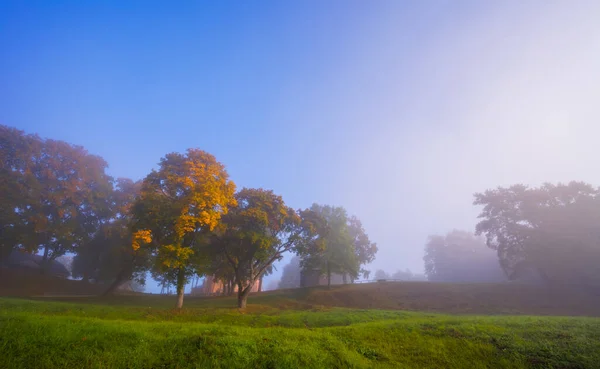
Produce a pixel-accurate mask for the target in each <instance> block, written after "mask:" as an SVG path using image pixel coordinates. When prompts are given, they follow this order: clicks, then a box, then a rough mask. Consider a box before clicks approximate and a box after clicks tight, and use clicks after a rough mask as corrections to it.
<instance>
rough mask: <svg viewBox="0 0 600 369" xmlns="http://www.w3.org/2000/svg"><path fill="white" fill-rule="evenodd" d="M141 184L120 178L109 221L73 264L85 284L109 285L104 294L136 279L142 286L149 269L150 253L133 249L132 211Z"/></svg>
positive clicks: (76, 273) (114, 194)
mask: <svg viewBox="0 0 600 369" xmlns="http://www.w3.org/2000/svg"><path fill="white" fill-rule="evenodd" d="M140 187H141V183H140V182H133V181H132V180H130V179H127V178H119V179H118V180H117V181H116V188H115V190H114V191H113V192H112V193H111V197H110V203H111V216H110V221H109V222H106V223H104V224H102V225H101V226H100V227H99V229H98V230H97V231H96V233H95V235H94V237H93V238H92V239H91V240H90V241H89V242H87V243H85V244H84V245H83V246H82V247H80V248H79V250H78V253H77V255H76V256H75V258H74V262H73V267H74V268H73V274H74V276H75V277H81V278H83V279H84V280H85V281H88V280H90V279H93V280H94V281H95V282H97V283H107V284H109V286H108V288H107V289H106V291H105V292H104V294H105V295H106V294H110V293H112V292H114V291H115V290H117V288H118V287H119V286H120V285H121V284H123V283H125V282H126V281H130V280H132V279H134V280H135V281H136V282H137V283H143V282H144V281H145V277H146V271H147V269H148V267H149V258H150V254H149V252H148V250H145V249H138V250H133V249H132V247H131V244H132V241H133V233H132V231H131V227H132V218H131V207H132V206H133V203H134V201H135V199H136V197H137V196H138V194H139V191H140Z"/></svg>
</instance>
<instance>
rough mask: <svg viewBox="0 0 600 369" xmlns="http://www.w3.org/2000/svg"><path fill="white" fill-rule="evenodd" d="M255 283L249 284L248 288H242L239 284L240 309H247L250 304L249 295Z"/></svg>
mask: <svg viewBox="0 0 600 369" xmlns="http://www.w3.org/2000/svg"><path fill="white" fill-rule="evenodd" d="M253 284H254V283H251V284H249V285H248V286H247V287H246V288H242V286H241V283H238V308H240V309H245V308H246V304H247V302H248V295H249V294H250V291H251V290H252V285H253Z"/></svg>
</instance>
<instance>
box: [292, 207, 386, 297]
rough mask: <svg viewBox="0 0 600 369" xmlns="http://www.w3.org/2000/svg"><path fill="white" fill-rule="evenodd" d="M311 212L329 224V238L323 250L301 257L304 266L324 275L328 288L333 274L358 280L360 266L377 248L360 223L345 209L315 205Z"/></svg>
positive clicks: (368, 260)
mask: <svg viewBox="0 0 600 369" xmlns="http://www.w3.org/2000/svg"><path fill="white" fill-rule="evenodd" d="M311 210H312V211H313V212H315V213H317V214H319V215H320V216H321V217H322V218H323V219H324V220H325V221H326V222H327V235H326V236H325V237H324V249H323V250H319V251H318V252H316V253H312V254H304V255H301V256H302V259H301V267H302V268H303V269H305V270H311V271H317V272H319V273H320V274H321V275H325V276H326V277H327V285H328V286H330V285H331V277H332V275H333V274H339V275H342V276H343V280H344V282H345V281H346V275H348V276H350V278H351V280H355V279H357V278H358V277H359V275H360V273H361V271H362V269H361V265H364V264H366V263H369V262H371V261H373V259H374V258H375V253H376V252H377V245H376V244H375V243H372V242H371V241H370V240H369V237H368V236H367V234H366V233H365V230H364V228H363V227H362V224H361V222H360V220H359V219H358V218H356V217H348V214H347V212H346V209H344V208H343V207H333V206H328V205H319V204H313V205H312V207H311Z"/></svg>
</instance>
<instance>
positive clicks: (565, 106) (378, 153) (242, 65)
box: [0, 0, 600, 291]
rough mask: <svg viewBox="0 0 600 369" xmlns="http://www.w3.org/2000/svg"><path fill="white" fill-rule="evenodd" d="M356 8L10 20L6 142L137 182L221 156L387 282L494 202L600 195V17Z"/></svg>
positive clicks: (233, 171)
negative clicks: (54, 147)
mask: <svg viewBox="0 0 600 369" xmlns="http://www.w3.org/2000/svg"><path fill="white" fill-rule="evenodd" d="M343 4H344V5H343V6H342V5H340V4H339V3H338V4H334V3H333V2H332V3H318V2H315V3H310V6H308V5H307V4H295V5H288V6H286V7H283V6H273V4H271V5H270V6H267V5H261V7H259V6H253V7H248V8H245V7H239V8H236V9H231V8H227V7H220V6H215V7H211V8H210V9H209V8H208V7H207V8H203V7H201V6H198V7H195V6H190V7H189V8H185V7H181V8H176V9H175V8H168V9H166V8H165V9H164V11H161V8H160V7H158V6H157V7H156V8H153V9H148V12H147V14H146V13H144V17H140V18H136V17H131V16H130V14H129V13H127V12H120V11H119V10H118V9H117V8H111V7H110V6H109V5H106V6H99V7H100V8H101V9H100V10H99V9H96V8H94V7H89V8H88V7H85V6H81V8H79V7H76V6H74V8H77V9H75V10H78V11H79V13H72V12H65V11H64V10H66V8H65V9H55V8H53V9H52V10H54V11H55V13H52V14H53V15H47V16H45V15H44V14H45V12H44V9H41V8H40V9H36V10H35V11H34V10H33V9H26V8H25V7H19V6H9V5H7V7H6V9H4V11H3V12H2V13H3V14H4V17H5V20H6V22H3V23H4V24H5V28H4V29H5V31H6V32H3V35H4V36H3V37H0V46H1V47H2V49H4V50H9V51H10V53H9V56H10V57H8V58H5V59H3V60H0V81H2V83H0V97H1V99H0V100H1V101H2V103H1V104H2V106H1V108H2V109H0V123H2V124H7V125H11V126H15V127H17V128H19V129H23V130H25V131H27V132H31V133H38V134H39V135H40V136H41V137H47V138H52V139H58V140H65V141H68V142H71V143H74V144H79V145H82V146H84V147H85V148H86V149H88V150H89V151H90V152H91V153H93V154H97V155H100V156H102V157H103V158H105V159H106V161H107V162H108V163H109V168H108V173H109V174H110V175H112V176H114V177H129V178H132V179H134V180H139V179H142V178H143V177H145V176H146V175H147V174H148V173H149V172H150V171H151V170H152V168H156V167H157V163H158V161H159V159H160V158H161V157H162V156H164V155H165V154H166V153H168V152H173V151H176V152H183V151H184V150H185V149H187V148H189V147H199V148H201V149H203V150H207V151H208V152H210V153H212V154H214V155H215V156H216V158H217V159H218V160H219V161H221V162H222V163H223V164H225V165H226V167H227V170H228V172H229V173H230V175H231V178H232V179H233V180H234V181H235V182H236V184H237V186H238V188H242V187H262V188H267V189H273V190H274V191H275V192H276V193H277V194H280V195H282V196H283V198H284V199H285V201H286V203H287V204H289V205H290V206H292V207H294V208H296V209H298V208H306V207H309V206H310V205H311V204H312V203H314V202H316V203H320V204H331V205H336V206H343V207H345V208H346V209H347V210H348V212H349V213H350V214H353V215H356V216H358V217H359V218H360V219H361V220H362V223H363V226H364V228H365V229H366V231H367V233H368V234H369V236H370V238H371V240H372V241H375V242H377V244H378V246H379V252H378V254H377V257H376V260H375V261H374V262H373V263H372V265H370V266H367V269H370V270H371V271H372V272H375V270H377V269H383V270H385V271H387V272H389V273H393V272H395V271H396V270H400V269H401V270H405V269H406V268H409V269H410V270H411V271H413V272H415V273H422V272H423V249H424V246H425V243H426V242H427V237H428V236H429V235H432V234H438V235H444V234H446V233H447V232H449V231H451V230H453V229H462V230H466V231H473V230H474V226H475V224H476V222H477V218H476V217H477V214H478V212H479V209H478V208H477V207H475V206H473V205H472V202H473V194H474V193H475V192H480V191H484V190H486V189H488V188H494V187H497V186H507V185H511V184H515V183H523V184H528V185H536V186H537V185H540V184H542V183H543V182H553V183H556V182H568V181H571V180H581V181H585V182H589V183H591V184H594V185H600V164H599V163H598V160H597V158H598V155H599V154H600V146H598V145H597V137H598V136H599V134H600V126H599V125H598V121H599V118H600V105H599V104H598V103H597V102H596V100H597V96H598V95H599V93H600V87H599V86H600V69H599V68H598V65H600V22H598V19H599V17H600V3H598V2H597V1H583V0H582V1H574V2H567V1H556V2H552V1H527V2H517V1H496V2H488V1H486V2H483V1H461V2H457V1H443V0H440V1H428V2H417V1H415V2H412V3H411V2H403V1H389V2H385V1H381V2H376V3H372V2H352V1H348V2H344V3H343ZM71 10H73V9H71ZM151 10H152V11H151ZM72 14H81V15H82V16H75V17H74V16H72ZM103 24H110V27H103V26H101V25H103ZM32 25H37V26H32ZM16 36H18V37H16ZM32 107H33V108H32ZM290 258H291V256H287V257H286V258H285V259H284V260H283V261H282V262H280V263H278V264H277V266H278V271H277V272H276V273H275V274H274V275H273V276H270V277H268V278H266V280H265V285H269V283H270V282H272V281H273V280H277V279H278V278H279V277H280V275H281V270H282V269H283V265H285V264H286V263H287V262H288V261H289V260H290ZM149 290H153V288H150V289H149ZM154 291H156V289H154Z"/></svg>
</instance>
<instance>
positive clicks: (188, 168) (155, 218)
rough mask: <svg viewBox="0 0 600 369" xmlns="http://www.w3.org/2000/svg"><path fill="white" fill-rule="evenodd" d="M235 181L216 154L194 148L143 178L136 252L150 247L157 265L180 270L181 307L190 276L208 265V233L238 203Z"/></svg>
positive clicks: (137, 206) (137, 204)
mask: <svg viewBox="0 0 600 369" xmlns="http://www.w3.org/2000/svg"><path fill="white" fill-rule="evenodd" d="M234 193H235V184H234V183H233V182H232V181H230V180H229V175H228V174H227V171H226V170H225V167H224V166H223V165H222V164H221V163H219V162H218V161H217V160H216V159H215V157H214V156H212V155H211V154H209V153H207V152H205V151H202V150H196V149H190V150H188V151H187V153H186V154H179V153H171V154H167V155H166V156H165V157H164V158H162V159H161V161H160V164H159V169H158V170H156V171H153V172H152V173H150V174H149V175H148V176H147V177H146V178H144V180H143V182H142V187H141V190H140V195H139V196H138V198H137V200H136V202H135V204H134V205H133V229H134V231H135V232H134V240H133V243H132V247H133V249H134V250H137V249H139V248H140V247H149V248H151V249H152V250H153V252H155V253H156V256H157V257H156V260H157V261H156V267H157V268H159V269H162V270H163V271H164V272H167V271H169V270H176V271H177V296H178V300H177V307H179V308H181V306H182V305H183V295H184V287H185V283H186V280H187V278H189V277H190V276H191V275H193V274H194V273H196V272H198V266H199V265H200V264H202V263H203V261H202V260H200V259H201V257H202V253H201V252H200V250H201V246H202V245H203V243H205V242H206V234H207V232H209V231H212V230H214V229H215V228H216V227H217V226H218V225H219V223H220V221H221V217H222V216H223V215H224V214H227V212H228V211H229V208H230V207H231V206H235V205H236V200H235V198H234Z"/></svg>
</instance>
